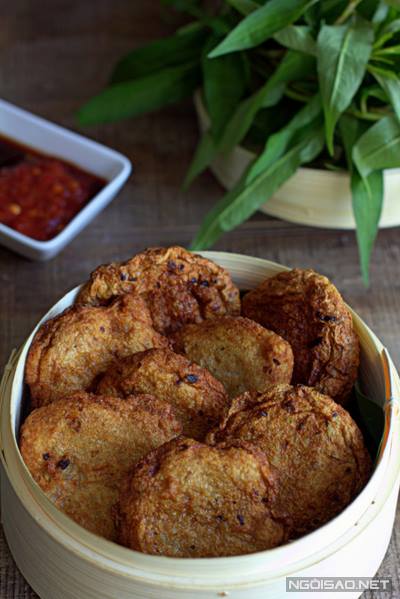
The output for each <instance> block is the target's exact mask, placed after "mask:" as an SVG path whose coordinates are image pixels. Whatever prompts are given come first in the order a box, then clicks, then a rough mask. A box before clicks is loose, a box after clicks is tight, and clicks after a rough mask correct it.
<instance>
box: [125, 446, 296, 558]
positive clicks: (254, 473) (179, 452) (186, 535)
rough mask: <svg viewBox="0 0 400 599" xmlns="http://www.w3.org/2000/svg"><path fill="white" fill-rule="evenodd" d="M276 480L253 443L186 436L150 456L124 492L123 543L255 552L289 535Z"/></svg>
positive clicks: (207, 553) (211, 553)
mask: <svg viewBox="0 0 400 599" xmlns="http://www.w3.org/2000/svg"><path fill="white" fill-rule="evenodd" d="M276 488H277V485H276V480H275V477H274V475H273V473H272V472H271V470H270V468H269V465H268V462H267V461H266V459H265V456H264V455H263V454H262V453H261V452H259V451H258V450H257V449H256V448H253V447H252V446H250V445H246V444H241V443H235V444H233V445H231V446H225V445H220V446H216V447H209V446H207V445H204V444H203V443H199V442H196V441H194V440H192V439H188V438H185V437H180V438H178V439H175V440H173V441H171V442H169V443H166V444H165V445H163V446H162V447H160V448H158V449H157V450H155V451H153V452H151V453H150V454H148V455H147V456H146V457H145V458H144V459H143V460H142V461H140V462H139V463H138V464H137V465H136V466H135V467H134V469H133V473H132V474H131V475H130V477H128V480H127V484H126V486H124V487H123V488H122V490H121V498H120V503H119V508H117V510H116V512H117V522H118V530H119V541H120V542H121V543H122V544H123V545H125V546H127V547H130V548H132V549H136V550H138V551H142V552H144V553H150V554H154V555H166V556H173V557H217V556H228V555H241V554H245V553H253V552H255V551H261V550H263V549H268V548H270V547H275V546H276V545H279V544H281V543H283V542H284V541H285V540H286V537H287V534H286V520H285V517H284V516H283V515H281V514H278V513H277V512H276V510H275V503H274V501H275V496H276Z"/></svg>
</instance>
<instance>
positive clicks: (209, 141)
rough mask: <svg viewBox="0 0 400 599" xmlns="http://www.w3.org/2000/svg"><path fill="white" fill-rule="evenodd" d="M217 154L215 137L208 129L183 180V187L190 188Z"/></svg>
mask: <svg viewBox="0 0 400 599" xmlns="http://www.w3.org/2000/svg"><path fill="white" fill-rule="evenodd" d="M215 155H216V147H215V144H214V140H213V137H212V135H211V133H210V131H206V133H204V135H203V137H202V138H201V140H200V141H199V143H198V145H197V148H196V152H195V154H194V156H193V159H192V162H191V163H190V166H189V169H188V172H187V173H186V177H185V180H184V182H183V189H188V188H189V186H190V185H191V183H192V182H193V181H194V179H195V178H196V177H197V176H198V175H200V173H202V172H203V171H204V170H205V169H206V168H207V167H208V165H209V164H210V163H211V162H212V160H213V159H214V157H215Z"/></svg>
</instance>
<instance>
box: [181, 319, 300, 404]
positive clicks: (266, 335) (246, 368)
mask: <svg viewBox="0 0 400 599" xmlns="http://www.w3.org/2000/svg"><path fill="white" fill-rule="evenodd" d="M171 341H172V344H173V347H174V349H175V351H177V352H180V353H183V354H185V355H186V356H187V357H188V358H189V359H190V360H193V362H196V363H197V364H199V365H200V366H202V367H203V368H207V370H209V371H210V372H211V373H212V374H213V375H214V376H215V378H216V379H218V380H219V381H221V383H222V384H223V385H224V387H225V389H226V390H227V392H228V394H229V396H230V397H235V396H236V395H239V394H240V393H243V392H244V391H248V390H252V391H264V390H265V389H266V388H267V387H268V386H269V385H271V384H272V383H289V382H290V379H291V377H292V371H293V354H292V350H291V347H290V345H289V343H287V342H286V341H285V340H284V339H282V338H281V337H279V336H278V335H276V334H275V333H273V332H272V331H267V330H266V329H265V328H263V327H262V326H261V325H259V324H257V323H256V322H253V321H252V320H249V319H248V318H242V317H236V318H235V317H232V316H222V317H220V318H218V319H214V320H209V321H204V322H202V323H200V324H189V325H186V326H185V327H183V328H181V329H180V330H179V331H177V332H176V333H175V334H174V335H172V336H171Z"/></svg>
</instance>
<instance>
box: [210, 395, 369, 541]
mask: <svg viewBox="0 0 400 599" xmlns="http://www.w3.org/2000/svg"><path fill="white" fill-rule="evenodd" d="M237 440H239V441H245V442H251V443H254V444H255V445H257V447H259V448H260V449H261V450H262V451H264V452H265V454H266V456H267V459H268V460H269V462H270V463H271V465H272V466H274V467H275V468H276V470H277V473H278V475H279V483H280V487H279V496H278V502H279V504H280V505H281V507H282V508H284V509H285V510H286V511H287V513H288V515H289V517H291V518H292V521H293V531H294V532H293V534H294V535H295V536H298V535H299V534H302V533H305V532H309V531H311V530H314V529H315V528H317V527H318V526H321V525H322V524H324V523H325V522H327V521H328V520H330V519H331V518H333V517H334V516H336V514H338V513H339V512H341V511H342V510H343V509H344V508H345V507H346V505H347V504H348V503H350V501H351V500H352V499H353V498H354V497H355V496H356V495H357V494H358V493H359V492H360V491H361V489H362V488H363V487H364V485H365V484H366V482H367V480H368V477H369V475H370V471H371V460H370V457H369V454H368V452H367V450H366V448H365V445H364V441H363V437H362V434H361V432H360V430H359V429H358V427H357V424H356V423H355V422H354V421H353V420H352V418H351V416H350V415H349V414H348V412H346V410H344V409H343V408H342V407H341V406H339V405H338V404H336V403H335V402H334V401H333V400H331V399H330V398H329V397H327V396H326V395H321V394H320V393H318V392H317V391H316V390H315V389H312V388H310V387H304V386H302V385H299V386H297V387H292V386H290V385H276V386H275V387H271V388H270V390H269V391H267V392H266V393H260V394H257V393H254V394H252V393H245V394H244V395H242V396H241V397H239V398H237V399H236V400H234V402H233V404H232V407H231V409H230V411H229V412H228V414H227V416H226V418H225V421H224V422H222V423H221V425H220V428H219V430H218V429H217V430H216V431H214V432H212V433H210V435H209V436H208V437H207V442H209V443H218V442H221V441H229V442H233V441H237Z"/></svg>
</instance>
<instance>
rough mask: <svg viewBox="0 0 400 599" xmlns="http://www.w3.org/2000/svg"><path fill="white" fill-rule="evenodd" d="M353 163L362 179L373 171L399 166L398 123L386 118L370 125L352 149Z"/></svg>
mask: <svg viewBox="0 0 400 599" xmlns="http://www.w3.org/2000/svg"><path fill="white" fill-rule="evenodd" d="M352 156H353V162H354V164H355V165H356V167H357V169H358V170H359V173H360V175H361V176H362V177H363V178H366V177H368V175H369V174H370V173H372V171H374V170H380V169H385V168H396V167H399V166H400V123H399V122H398V120H397V119H396V117H394V116H386V117H384V118H382V119H381V120H380V121H378V122H377V123H375V124H374V125H372V127H370V128H369V129H368V130H367V131H366V132H365V133H364V134H363V135H362V136H361V137H360V139H359V140H358V141H357V143H356V144H355V146H354V148H353V153H352Z"/></svg>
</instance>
